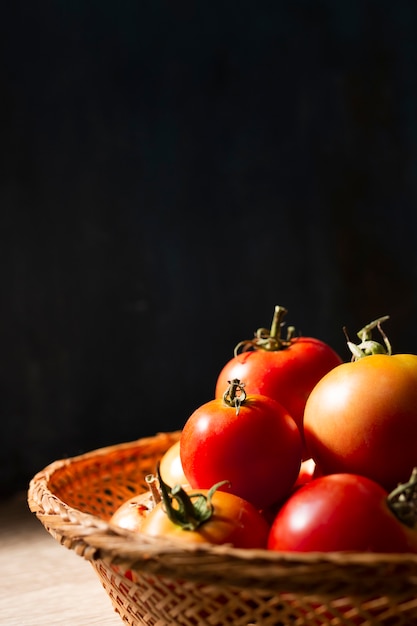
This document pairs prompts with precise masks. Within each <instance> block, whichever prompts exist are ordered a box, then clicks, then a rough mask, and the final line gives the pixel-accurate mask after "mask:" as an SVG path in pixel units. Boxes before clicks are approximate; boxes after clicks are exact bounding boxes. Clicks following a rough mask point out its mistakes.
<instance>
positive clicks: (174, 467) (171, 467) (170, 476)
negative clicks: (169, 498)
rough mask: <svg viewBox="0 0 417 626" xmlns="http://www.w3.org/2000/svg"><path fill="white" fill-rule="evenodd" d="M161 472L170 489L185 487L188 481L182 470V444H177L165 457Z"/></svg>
mask: <svg viewBox="0 0 417 626" xmlns="http://www.w3.org/2000/svg"><path fill="white" fill-rule="evenodd" d="M159 470H160V472H161V476H162V478H163V480H164V482H166V483H167V484H168V485H169V486H170V487H174V485H182V486H185V485H187V484H188V481H187V479H186V477H185V474H184V470H183V469H182V464H181V457H180V442H179V441H177V442H175V443H174V444H173V445H172V446H171V447H170V448H169V449H168V450H167V451H166V452H165V454H164V455H163V457H162V459H161V462H160V467H159Z"/></svg>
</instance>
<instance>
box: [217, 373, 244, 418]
mask: <svg viewBox="0 0 417 626" xmlns="http://www.w3.org/2000/svg"><path fill="white" fill-rule="evenodd" d="M227 382H228V384H229V386H228V388H227V389H226V391H225V392H224V394H223V402H224V403H225V404H227V406H230V407H232V408H235V409H236V415H239V411H240V406H241V404H243V402H245V400H246V391H245V390H244V386H245V383H242V382H241V381H240V380H239V379H238V378H233V380H228V381H227Z"/></svg>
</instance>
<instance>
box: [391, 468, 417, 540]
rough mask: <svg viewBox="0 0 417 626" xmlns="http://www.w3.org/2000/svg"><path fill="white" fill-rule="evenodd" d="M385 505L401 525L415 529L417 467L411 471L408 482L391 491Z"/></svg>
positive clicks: (416, 515) (416, 522)
mask: <svg viewBox="0 0 417 626" xmlns="http://www.w3.org/2000/svg"><path fill="white" fill-rule="evenodd" d="M387 503H388V506H389V508H390V509H391V511H392V512H393V513H394V515H395V516H396V517H397V518H398V519H399V520H400V521H401V522H402V523H403V524H405V525H406V526H409V527H410V528H414V527H415V525H416V524H417V467H415V468H414V469H413V471H412V473H411V477H410V480H409V481H408V482H406V483H400V484H399V485H398V486H397V487H396V488H395V489H394V490H393V491H391V493H390V494H389V495H388V498H387Z"/></svg>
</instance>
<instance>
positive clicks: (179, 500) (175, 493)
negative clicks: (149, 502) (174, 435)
mask: <svg viewBox="0 0 417 626" xmlns="http://www.w3.org/2000/svg"><path fill="white" fill-rule="evenodd" d="M157 476H158V480H159V487H160V490H161V497H162V502H163V506H164V509H165V512H166V514H167V516H168V517H169V519H170V520H171V522H173V523H174V524H177V525H178V526H180V527H181V528H182V529H183V530H196V529H197V528H199V527H200V526H201V525H202V524H204V522H207V521H208V520H209V519H210V518H211V516H212V515H213V511H214V508H213V504H212V502H211V500H212V497H213V494H214V492H215V491H216V490H217V489H218V488H219V487H221V486H222V485H225V484H228V483H229V481H227V480H223V481H221V482H219V483H216V484H215V485H213V487H212V488H211V489H210V490H209V492H208V493H207V495H204V494H203V493H193V494H188V493H187V492H186V491H185V489H183V488H182V487H181V485H175V486H174V487H172V489H170V488H169V486H168V485H167V484H166V483H165V482H164V481H163V480H162V477H161V473H160V469H159V463H158V466H157Z"/></svg>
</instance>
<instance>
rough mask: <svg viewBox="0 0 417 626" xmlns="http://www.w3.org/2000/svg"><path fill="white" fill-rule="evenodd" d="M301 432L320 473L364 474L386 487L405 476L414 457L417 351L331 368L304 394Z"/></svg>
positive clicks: (416, 441) (416, 446)
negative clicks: (307, 395) (306, 398)
mask: <svg viewBox="0 0 417 626" xmlns="http://www.w3.org/2000/svg"><path fill="white" fill-rule="evenodd" d="M304 437H305V441H306V445H307V448H308V450H309V452H310V454H311V456H312V457H313V458H314V460H315V462H316V464H317V466H318V467H319V468H320V470H321V472H322V473H323V474H329V473H335V472H351V473H355V474H362V475H364V476H368V477H369V478H372V479H373V480H376V481H377V482H379V483H380V484H381V485H382V486H384V487H385V488H386V489H387V490H391V489H393V488H394V487H395V486H396V485H397V484H398V483H399V482H403V481H404V480H407V478H408V476H409V475H410V472H411V470H412V468H413V467H414V465H415V464H416V462H417V356H415V355H412V354H397V355H388V354H374V355H371V356H365V357H364V358H361V359H359V360H358V361H352V362H350V363H344V364H342V365H340V366H338V367H336V368H334V369H333V370H332V371H331V372H329V373H328V374H326V376H324V378H322V379H321V380H320V381H319V383H318V384H317V385H316V387H315V388H314V389H313V391H312V392H311V394H310V397H309V398H308V401H307V404H306V408H305V412H304Z"/></svg>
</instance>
